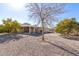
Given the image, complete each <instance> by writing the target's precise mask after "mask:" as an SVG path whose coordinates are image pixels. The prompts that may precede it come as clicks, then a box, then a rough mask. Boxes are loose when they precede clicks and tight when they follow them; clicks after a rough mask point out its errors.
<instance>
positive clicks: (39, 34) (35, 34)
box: [20, 32, 51, 36]
mask: <svg viewBox="0 0 79 59" xmlns="http://www.w3.org/2000/svg"><path fill="white" fill-rule="evenodd" d="M49 33H51V32H48V33H44V34H49ZM20 34H23V35H30V36H41V35H42V33H37V32H36V33H31V34H29V33H20Z"/></svg>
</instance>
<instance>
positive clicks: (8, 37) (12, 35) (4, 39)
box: [0, 33, 22, 43]
mask: <svg viewBox="0 0 79 59" xmlns="http://www.w3.org/2000/svg"><path fill="white" fill-rule="evenodd" d="M20 38H22V36H19V35H17V34H16V33H9V34H2V35H0V43H4V42H9V41H11V40H14V41H15V40H19V39H20Z"/></svg>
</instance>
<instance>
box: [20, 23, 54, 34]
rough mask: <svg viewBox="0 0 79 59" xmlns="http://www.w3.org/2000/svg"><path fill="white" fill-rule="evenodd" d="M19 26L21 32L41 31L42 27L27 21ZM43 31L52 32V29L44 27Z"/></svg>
mask: <svg viewBox="0 0 79 59" xmlns="http://www.w3.org/2000/svg"><path fill="white" fill-rule="evenodd" d="M21 28H22V29H23V32H28V33H35V32H37V33H41V32H42V27H36V26H34V25H31V24H28V23H23V24H22V25H21ZM45 32H53V29H49V28H45Z"/></svg>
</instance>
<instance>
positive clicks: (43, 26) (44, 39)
mask: <svg viewBox="0 0 79 59" xmlns="http://www.w3.org/2000/svg"><path fill="white" fill-rule="evenodd" d="M42 40H43V41H44V40H45V39H44V21H43V20H42Z"/></svg>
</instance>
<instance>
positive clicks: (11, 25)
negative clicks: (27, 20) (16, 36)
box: [3, 18, 21, 33]
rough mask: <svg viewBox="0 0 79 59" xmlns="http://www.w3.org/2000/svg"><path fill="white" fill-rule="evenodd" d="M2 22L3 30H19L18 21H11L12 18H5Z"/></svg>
mask: <svg viewBox="0 0 79 59" xmlns="http://www.w3.org/2000/svg"><path fill="white" fill-rule="evenodd" d="M3 24H4V27H5V31H6V32H8V33H9V32H18V31H19V30H20V27H21V25H20V23H18V22H17V21H12V19H10V18H7V19H6V20H5V19H4V20H3Z"/></svg>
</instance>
